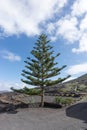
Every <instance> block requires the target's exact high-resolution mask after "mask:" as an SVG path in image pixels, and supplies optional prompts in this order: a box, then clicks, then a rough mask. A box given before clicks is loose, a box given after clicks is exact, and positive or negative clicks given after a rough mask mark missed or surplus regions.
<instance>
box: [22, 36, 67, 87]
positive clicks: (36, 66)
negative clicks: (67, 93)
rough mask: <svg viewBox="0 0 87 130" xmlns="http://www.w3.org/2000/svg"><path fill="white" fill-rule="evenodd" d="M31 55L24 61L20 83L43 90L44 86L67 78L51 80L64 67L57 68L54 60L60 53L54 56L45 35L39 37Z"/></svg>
mask: <svg viewBox="0 0 87 130" xmlns="http://www.w3.org/2000/svg"><path fill="white" fill-rule="evenodd" d="M31 55H32V57H33V58H30V57H27V59H26V61H24V62H25V64H26V66H25V68H26V69H25V70H22V76H23V77H24V79H21V80H22V82H24V83H26V84H29V85H34V86H39V87H41V88H42V89H44V88H45V87H46V86H52V85H56V84H58V83H61V82H62V81H64V80H65V79H67V78H68V77H69V76H67V77H66V78H55V80H52V77H55V76H58V75H59V74H60V71H61V70H62V69H64V68H65V67H66V65H64V66H62V67H60V68H59V67H58V62H56V58H57V57H58V56H59V55H60V53H58V54H56V56H54V51H53V47H52V46H51V45H50V40H48V38H47V36H46V35H45V34H42V35H40V36H39V38H38V40H37V41H36V43H35V46H34V47H33V50H32V51H31Z"/></svg>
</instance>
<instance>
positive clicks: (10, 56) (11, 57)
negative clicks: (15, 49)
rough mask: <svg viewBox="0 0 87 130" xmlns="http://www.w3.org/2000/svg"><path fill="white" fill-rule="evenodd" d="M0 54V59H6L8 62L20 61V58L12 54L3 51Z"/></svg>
mask: <svg viewBox="0 0 87 130" xmlns="http://www.w3.org/2000/svg"><path fill="white" fill-rule="evenodd" d="M0 53H1V57H2V58H4V59H7V60H9V61H21V57H20V56H18V55H16V54H14V53H12V52H9V51H6V50H5V51H1V52H0Z"/></svg>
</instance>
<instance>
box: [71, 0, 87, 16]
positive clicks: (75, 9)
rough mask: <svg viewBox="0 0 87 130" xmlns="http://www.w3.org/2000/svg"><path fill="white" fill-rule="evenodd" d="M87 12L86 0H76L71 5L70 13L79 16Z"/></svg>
mask: <svg viewBox="0 0 87 130" xmlns="http://www.w3.org/2000/svg"><path fill="white" fill-rule="evenodd" d="M84 13H87V0H76V1H75V3H74V4H73V6H72V15H74V16H81V15H83V14H84Z"/></svg>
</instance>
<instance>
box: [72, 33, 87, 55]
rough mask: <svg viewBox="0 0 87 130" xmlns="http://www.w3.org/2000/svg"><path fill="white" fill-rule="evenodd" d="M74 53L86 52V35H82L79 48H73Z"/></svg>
mask: <svg viewBox="0 0 87 130" xmlns="http://www.w3.org/2000/svg"><path fill="white" fill-rule="evenodd" d="M72 51H73V52H74V53H80V52H87V33H84V34H83V35H82V37H81V39H80V41H79V48H73V49H72Z"/></svg>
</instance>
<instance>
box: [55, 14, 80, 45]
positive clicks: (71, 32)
mask: <svg viewBox="0 0 87 130" xmlns="http://www.w3.org/2000/svg"><path fill="white" fill-rule="evenodd" d="M57 25H58V31H57V35H61V36H63V38H64V39H66V40H68V41H69V42H70V43H73V42H74V41H76V40H78V39H79V36H80V34H79V30H78V28H77V25H78V20H77V18H76V17H70V16H69V15H68V16H66V17H64V18H62V19H60V20H59V21H58V23H57Z"/></svg>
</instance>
